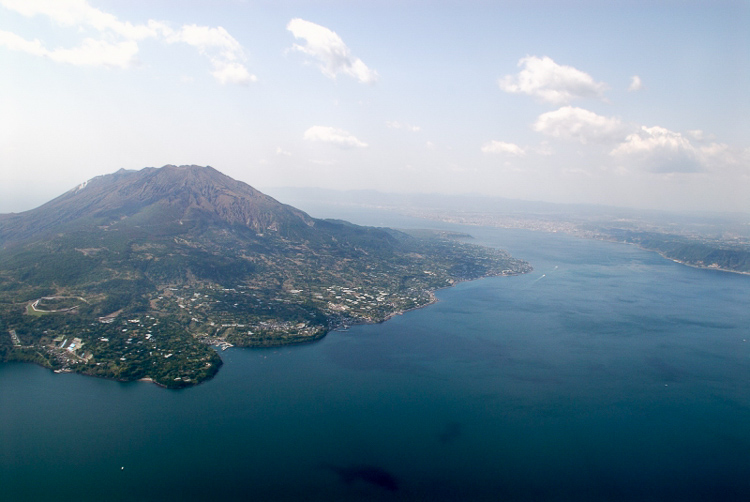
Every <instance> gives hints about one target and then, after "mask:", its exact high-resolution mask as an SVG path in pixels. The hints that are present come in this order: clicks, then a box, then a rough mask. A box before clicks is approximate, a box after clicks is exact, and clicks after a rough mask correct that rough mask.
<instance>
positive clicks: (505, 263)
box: [0, 165, 530, 387]
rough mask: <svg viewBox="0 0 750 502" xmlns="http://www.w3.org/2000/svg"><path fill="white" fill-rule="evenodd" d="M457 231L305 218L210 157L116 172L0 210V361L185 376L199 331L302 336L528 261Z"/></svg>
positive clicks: (237, 341) (194, 365) (207, 354)
mask: <svg viewBox="0 0 750 502" xmlns="http://www.w3.org/2000/svg"><path fill="white" fill-rule="evenodd" d="M459 238H460V236H455V235H453V236H452V235H449V234H445V233H442V234H437V233H435V234H429V233H428V234H425V233H424V232H422V233H421V234H419V235H418V236H415V235H408V234H406V233H403V232H398V231H395V230H391V229H386V228H372V227H362V226H358V225H353V224H350V223H347V222H344V221H338V220H321V219H316V218H312V217H311V216H309V215H308V214H306V213H305V212H303V211H300V210H298V209H295V208H294V207H291V206H288V205H285V204H282V203H280V202H278V201H276V200H275V199H273V198H271V197H269V196H267V195H264V194H263V193H261V192H259V191H257V190H255V189H254V188H252V187H251V186H249V185H247V184H245V183H242V182H240V181H236V180H234V179H232V178H229V177H228V176H225V175H223V174H222V173H220V172H219V171H217V170H215V169H213V168H211V167H200V166H171V165H169V166H164V167H162V168H158V169H157V168H145V169H142V170H140V171H125V170H120V171H118V172H116V173H114V174H110V175H105V176H99V177H96V178H94V179H92V180H89V181H88V182H86V183H83V184H81V185H80V186H78V187H76V188H74V189H72V190H70V191H68V192H66V193H65V194H63V195H61V196H60V197H58V198H56V199H54V200H52V201H50V202H48V203H46V204H44V205H42V206H40V207H38V208H36V209H33V210H31V211H27V212H24V213H18V214H4V215H0V359H5V360H27V361H34V362H37V363H40V364H43V365H45V366H49V367H52V368H55V369H58V370H70V371H79V372H83V373H88V374H94V375H100V376H105V377H111V378H117V379H121V380H133V379H138V378H150V379H152V380H154V381H156V382H157V383H159V384H161V385H165V386H169V387H180V386H185V385H192V384H195V383H197V382H200V381H202V380H204V379H205V378H208V377H210V376H211V375H213V374H214V373H215V372H216V371H217V370H218V367H219V366H220V364H221V361H220V359H219V357H218V355H217V354H216V352H215V351H213V350H211V349H210V348H209V346H208V345H209V344H223V346H225V347H226V346H228V345H230V344H234V345H243V346H264V345H278V344H284V343H300V342H304V341H310V340H315V339H317V338H320V337H321V336H323V335H325V333H326V332H327V331H328V330H330V329H332V328H334V327H337V326H342V325H347V324H352V323H359V322H379V321H382V320H384V319H387V318H388V317H389V316H391V315H393V314H394V313H398V312H401V311H404V310H408V309H410V308H415V307H419V306H423V305H426V304H428V303H430V302H431V301H432V296H431V291H433V290H435V289H437V288H440V287H444V286H448V285H451V284H454V283H455V282H457V281H460V280H467V279H475V278H478V277H483V276H488V275H510V274H517V273H523V272H526V271H528V270H530V266H529V265H528V264H527V263H525V262H523V261H520V260H516V259H514V258H512V257H510V256H509V255H507V253H504V252H502V251H499V250H493V249H488V248H482V247H479V246H473V245H469V244H465V243H462V242H459V240H458V239H459ZM6 333H7V335H6Z"/></svg>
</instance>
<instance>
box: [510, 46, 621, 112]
mask: <svg viewBox="0 0 750 502" xmlns="http://www.w3.org/2000/svg"><path fill="white" fill-rule="evenodd" d="M518 66H519V67H523V70H521V71H520V72H519V73H518V74H517V75H506V76H505V77H503V78H501V79H499V80H498V84H499V85H500V89H502V90H503V91H505V92H510V93H520V94H528V95H529V96H534V97H536V98H537V99H539V100H541V101H546V102H548V103H552V104H555V105H561V104H566V103H569V102H570V101H572V100H574V99H578V98H598V99H603V97H604V91H605V90H606V89H607V85H606V84H604V83H603V82H595V81H594V79H593V78H591V76H590V75H589V74H588V73H584V72H582V71H580V70H577V69H576V68H573V67H572V66H564V65H559V64H557V63H555V62H554V61H553V60H552V59H550V58H549V57H546V56H545V57H543V58H539V57H536V56H527V57H525V58H522V59H521V60H519V61H518Z"/></svg>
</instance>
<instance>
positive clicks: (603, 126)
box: [533, 106, 626, 144]
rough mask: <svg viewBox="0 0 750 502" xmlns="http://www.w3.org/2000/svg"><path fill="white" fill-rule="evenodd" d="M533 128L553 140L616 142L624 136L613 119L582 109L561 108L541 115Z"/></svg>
mask: <svg viewBox="0 0 750 502" xmlns="http://www.w3.org/2000/svg"><path fill="white" fill-rule="evenodd" d="M533 128H534V130H535V131H537V132H541V133H543V134H546V135H548V136H551V137H553V138H559V139H567V140H576V141H580V142H581V143H583V144H586V143H589V142H604V143H606V142H616V141H618V140H621V139H622V138H623V137H624V135H625V130H626V127H625V126H624V125H623V124H622V122H621V121H620V120H619V119H617V118H614V117H604V116H602V115H597V114H596V113H594V112H591V111H589V110H584V109H583V108H576V107H573V106H563V107H562V108H560V109H558V110H555V111H552V112H547V113H543V114H542V115H540V116H539V118H538V119H537V121H536V122H535V123H534V125H533Z"/></svg>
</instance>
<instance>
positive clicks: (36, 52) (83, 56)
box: [0, 30, 138, 68]
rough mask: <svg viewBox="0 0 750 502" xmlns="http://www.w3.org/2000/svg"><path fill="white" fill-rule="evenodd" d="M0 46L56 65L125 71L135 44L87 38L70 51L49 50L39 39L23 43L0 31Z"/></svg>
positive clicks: (22, 40)
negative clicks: (48, 60) (45, 59)
mask: <svg viewBox="0 0 750 502" xmlns="http://www.w3.org/2000/svg"><path fill="white" fill-rule="evenodd" d="M0 46H4V47H6V48H8V49H10V50H13V51H19V52H25V53H27V54H31V55H33V56H39V57H47V58H49V59H51V60H52V61H55V62H56V63H67V64H72V65H75V66H106V67H117V68H128V67H130V66H132V65H133V63H134V62H135V56H136V54H137V53H138V44H137V43H136V42H134V41H132V40H125V41H122V42H118V43H110V42H108V41H105V40H94V39H92V38H86V39H84V40H83V42H82V43H81V45H79V46H78V47H73V48H71V49H63V48H57V49H53V50H49V49H47V48H46V47H44V44H43V43H42V42H41V41H40V40H38V39H34V40H26V39H24V38H22V37H20V36H18V35H16V34H15V33H11V32H9V31H4V30H0Z"/></svg>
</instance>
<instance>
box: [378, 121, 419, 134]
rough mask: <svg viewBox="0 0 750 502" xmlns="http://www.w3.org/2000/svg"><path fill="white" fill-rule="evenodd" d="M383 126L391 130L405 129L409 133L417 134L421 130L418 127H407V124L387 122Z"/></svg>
mask: <svg viewBox="0 0 750 502" xmlns="http://www.w3.org/2000/svg"><path fill="white" fill-rule="evenodd" d="M385 125H387V126H388V127H390V128H391V129H405V130H407V131H411V132H419V131H421V130H422V128H421V127H419V126H413V125H409V124H404V123H402V122H398V121H388V122H386V123H385Z"/></svg>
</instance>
